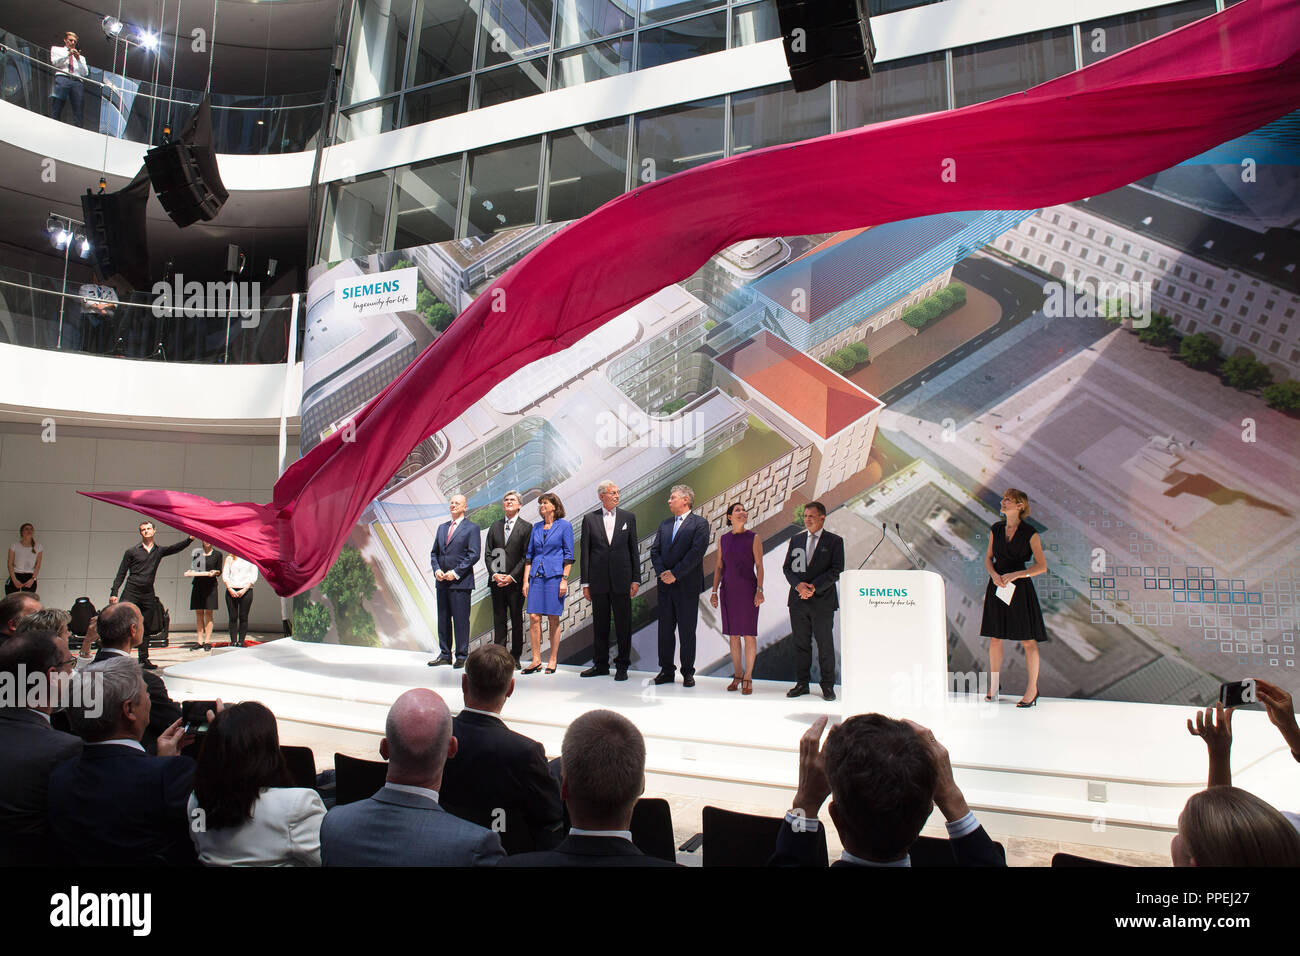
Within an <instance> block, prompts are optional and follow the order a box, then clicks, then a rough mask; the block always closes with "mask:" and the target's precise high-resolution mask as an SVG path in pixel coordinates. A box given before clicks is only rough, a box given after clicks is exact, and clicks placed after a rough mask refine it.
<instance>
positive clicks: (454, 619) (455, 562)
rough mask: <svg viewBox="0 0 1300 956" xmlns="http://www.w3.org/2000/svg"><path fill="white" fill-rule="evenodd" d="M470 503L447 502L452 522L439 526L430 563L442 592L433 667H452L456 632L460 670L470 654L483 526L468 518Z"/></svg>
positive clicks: (456, 498)
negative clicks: (471, 603) (471, 611)
mask: <svg viewBox="0 0 1300 956" xmlns="http://www.w3.org/2000/svg"><path fill="white" fill-rule="evenodd" d="M468 506H469V502H468V501H466V500H465V496H464V495H452V496H451V500H450V501H448V502H447V509H448V510H449V511H450V512H451V520H449V521H444V522H443V523H442V524H440V525H439V526H438V533H437V534H435V535H434V537H433V550H432V551H431V552H430V553H429V563H430V565H431V566H432V568H433V576H434V578H435V579H436V580H437V582H438V583H437V585H436V586H437V589H438V652H439V654H438V657H437V658H435V659H434V660H431V661H429V666H430V667H437V666H438V665H439V664H450V663H451V645H452V635H453V631H454V633H455V643H456V666H457V667H464V666H465V655H467V654H468V653H469V598H470V594H472V593H473V591H474V565H475V564H477V563H478V557H479V550H480V546H481V545H480V534H481V533H480V531H479V526H478V525H476V524H475V523H474V522H472V521H470V520H469V519H468V518H466V517H465V509H466V508H467V507H468Z"/></svg>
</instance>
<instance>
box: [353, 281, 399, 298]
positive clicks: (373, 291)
mask: <svg viewBox="0 0 1300 956" xmlns="http://www.w3.org/2000/svg"><path fill="white" fill-rule="evenodd" d="M401 287H402V284H401V283H400V282H398V281H397V280H396V279H394V280H392V281H391V282H365V283H362V284H361V285H353V286H344V287H343V298H345V299H354V298H356V297H357V296H359V295H379V294H380V293H382V292H397V291H399V290H400V289H401Z"/></svg>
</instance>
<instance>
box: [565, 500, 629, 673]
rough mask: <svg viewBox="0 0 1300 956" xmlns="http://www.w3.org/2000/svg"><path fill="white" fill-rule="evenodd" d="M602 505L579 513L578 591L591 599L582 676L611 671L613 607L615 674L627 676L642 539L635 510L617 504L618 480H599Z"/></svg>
mask: <svg viewBox="0 0 1300 956" xmlns="http://www.w3.org/2000/svg"><path fill="white" fill-rule="evenodd" d="M596 493H597V494H598V495H600V507H599V508H597V509H596V510H595V511H593V512H591V513H590V514H587V515H584V516H583V518H582V546H581V551H582V561H581V563H580V565H579V570H578V573H579V574H580V575H581V577H582V596H583V597H585V598H586V599H587V600H588V601H590V602H591V611H592V615H593V617H592V628H593V629H594V631H595V635H594V640H593V645H592V663H591V666H590V667H588V668H587V669H586V670H585V671H583V672H582V675H581V676H583V677H604V676H606V675H608V674H609V615H610V612H611V611H613V613H614V635H615V638H616V639H617V641H618V654H617V656H616V657H615V658H614V680H627V668H628V665H629V664H631V663H632V598H634V597H636V592H637V590H638V589H639V588H640V587H641V544H640V541H639V540H638V538H637V535H636V515H634V514H633V513H632V512H630V511H624V510H623V509H621V508H620V507H619V506H618V485H616V484H615V483H614V482H612V481H608V480H606V481H602V482H601V483H600V484H599V485H598V486H597V487H596Z"/></svg>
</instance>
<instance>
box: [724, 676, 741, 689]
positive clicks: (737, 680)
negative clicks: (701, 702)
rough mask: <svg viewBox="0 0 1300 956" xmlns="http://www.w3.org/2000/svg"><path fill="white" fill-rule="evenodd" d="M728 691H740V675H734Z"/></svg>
mask: <svg viewBox="0 0 1300 956" xmlns="http://www.w3.org/2000/svg"><path fill="white" fill-rule="evenodd" d="M727 690H740V675H739V674H732V675H731V683H730V684H728V685H727Z"/></svg>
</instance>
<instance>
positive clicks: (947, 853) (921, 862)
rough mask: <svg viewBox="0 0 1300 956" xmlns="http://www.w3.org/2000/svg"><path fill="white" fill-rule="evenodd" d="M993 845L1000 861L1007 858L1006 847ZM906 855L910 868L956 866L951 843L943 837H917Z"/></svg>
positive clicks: (997, 844)
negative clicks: (910, 861)
mask: <svg viewBox="0 0 1300 956" xmlns="http://www.w3.org/2000/svg"><path fill="white" fill-rule="evenodd" d="M993 845H994V846H995V847H997V848H998V850H999V852H1001V854H1002V859H1003V860H1005V859H1006V858H1007V851H1006V847H1004V846H1003V845H1002V844H1001V843H998V842H997V841H996V840H994V841H993ZM907 853H908V856H910V857H911V858H912V866H927V867H931V866H956V865H957V858H956V857H955V856H953V855H952V843H951V841H949V840H946V839H944V838H943V837H928V836H919V837H917V838H916V842H915V843H913V844H912V846H911V849H909V850H908V851H907Z"/></svg>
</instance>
